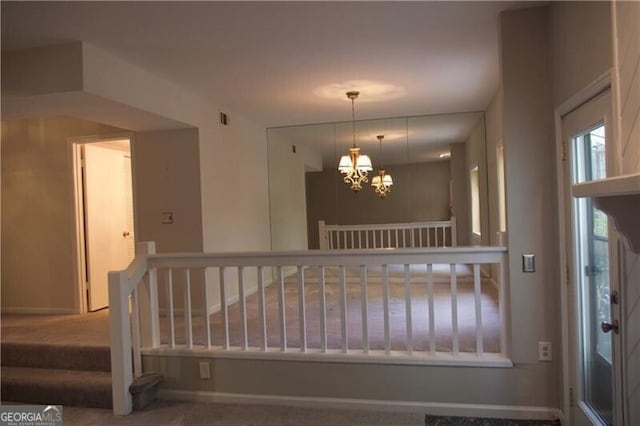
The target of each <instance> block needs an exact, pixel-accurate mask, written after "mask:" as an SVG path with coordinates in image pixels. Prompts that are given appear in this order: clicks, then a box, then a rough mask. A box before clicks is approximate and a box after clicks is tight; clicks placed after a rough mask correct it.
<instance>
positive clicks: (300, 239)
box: [268, 131, 337, 251]
mask: <svg viewBox="0 0 640 426" xmlns="http://www.w3.org/2000/svg"><path fill="white" fill-rule="evenodd" d="M293 145H294V144H292V143H291V141H289V140H287V139H285V138H284V136H282V135H281V134H280V133H279V132H277V131H272V132H270V134H269V147H268V151H269V209H270V215H271V250H274V251H285V250H306V249H307V248H308V247H309V243H308V241H307V194H306V188H305V171H306V170H307V169H315V170H322V159H321V158H320V156H319V155H314V153H312V152H309V151H308V150H307V149H305V147H301V146H297V147H296V150H295V151H296V152H293ZM336 173H337V172H336ZM316 240H317V238H316Z"/></svg>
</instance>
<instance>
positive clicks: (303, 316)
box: [298, 266, 307, 352]
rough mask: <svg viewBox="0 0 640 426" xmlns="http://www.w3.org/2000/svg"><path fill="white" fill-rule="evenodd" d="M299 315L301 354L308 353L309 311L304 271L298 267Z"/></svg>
mask: <svg viewBox="0 0 640 426" xmlns="http://www.w3.org/2000/svg"><path fill="white" fill-rule="evenodd" d="M298 314H299V316H300V352H306V351H307V310H306V304H305V300H304V271H303V269H302V266H298Z"/></svg>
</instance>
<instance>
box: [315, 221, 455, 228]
mask: <svg viewBox="0 0 640 426" xmlns="http://www.w3.org/2000/svg"><path fill="white" fill-rule="evenodd" d="M443 226H451V220H430V221H425V222H401V223H370V224H364V225H362V224H360V225H327V224H325V229H326V230H327V231H336V230H340V231H342V230H344V231H350V230H354V231H355V230H358V231H364V230H373V229H385V230H386V229H415V228H436V227H443Z"/></svg>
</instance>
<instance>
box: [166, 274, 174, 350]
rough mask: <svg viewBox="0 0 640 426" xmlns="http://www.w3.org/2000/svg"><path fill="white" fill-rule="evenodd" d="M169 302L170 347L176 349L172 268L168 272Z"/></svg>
mask: <svg viewBox="0 0 640 426" xmlns="http://www.w3.org/2000/svg"><path fill="white" fill-rule="evenodd" d="M167 300H168V301H169V312H168V315H169V347H170V348H175V347H176V325H175V319H174V315H175V314H174V308H173V273H172V270H171V268H169V269H168V270H167Z"/></svg>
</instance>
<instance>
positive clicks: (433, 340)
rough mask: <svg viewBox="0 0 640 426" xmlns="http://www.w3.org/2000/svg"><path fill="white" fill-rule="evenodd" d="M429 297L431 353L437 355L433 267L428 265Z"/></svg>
mask: <svg viewBox="0 0 640 426" xmlns="http://www.w3.org/2000/svg"><path fill="white" fill-rule="evenodd" d="M427 296H428V298H429V351H430V352H431V355H435V353H436V313H435V310H434V303H433V265H432V264H430V263H429V264H428V265H427Z"/></svg>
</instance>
